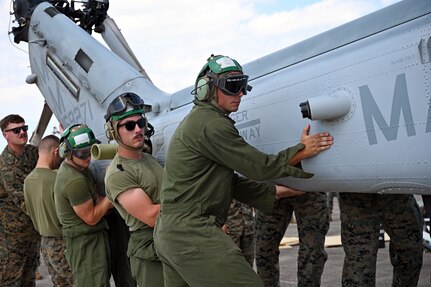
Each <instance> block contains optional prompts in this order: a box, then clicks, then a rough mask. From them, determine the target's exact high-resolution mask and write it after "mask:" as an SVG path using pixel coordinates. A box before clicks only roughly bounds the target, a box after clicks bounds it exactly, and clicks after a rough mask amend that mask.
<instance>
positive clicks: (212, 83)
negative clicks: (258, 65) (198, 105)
mask: <svg viewBox="0 0 431 287" xmlns="http://www.w3.org/2000/svg"><path fill="white" fill-rule="evenodd" d="M235 71H236V72H239V73H238V74H228V72H235ZM214 87H218V88H220V89H222V90H223V92H224V93H225V94H227V95H231V96H236V95H238V94H239V93H240V92H241V91H242V92H243V93H244V95H246V94H247V91H251V88H252V87H251V86H249V85H248V76H247V75H244V74H243V70H242V67H241V65H240V64H239V63H238V62H237V61H236V60H234V59H232V58H229V57H228V56H223V55H217V56H214V55H211V56H210V57H209V58H208V59H207V63H206V64H205V65H204V66H203V67H202V69H201V70H200V72H199V74H198V76H197V78H196V82H195V89H194V90H193V92H192V94H194V95H195V97H196V98H197V99H198V100H201V101H206V100H209V99H210V98H211V95H212V94H213V93H214V89H213V88H214Z"/></svg>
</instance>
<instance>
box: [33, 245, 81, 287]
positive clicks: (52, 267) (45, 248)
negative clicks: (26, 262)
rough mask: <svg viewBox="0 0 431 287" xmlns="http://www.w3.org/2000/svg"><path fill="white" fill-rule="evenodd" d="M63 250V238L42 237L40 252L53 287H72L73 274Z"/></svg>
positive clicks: (64, 246) (64, 247)
mask: <svg viewBox="0 0 431 287" xmlns="http://www.w3.org/2000/svg"><path fill="white" fill-rule="evenodd" d="M65 249H66V242H65V240H64V238H63V237H42V240H41V245H40V250H41V252H42V256H43V260H44V261H45V265H46V266H47V268H48V272H49V274H51V280H52V283H53V286H54V287H69V286H73V282H74V278H73V273H72V270H71V269H70V266H69V263H67V260H66V256H65V255H64V251H65Z"/></svg>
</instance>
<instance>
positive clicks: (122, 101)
mask: <svg viewBox="0 0 431 287" xmlns="http://www.w3.org/2000/svg"><path fill="white" fill-rule="evenodd" d="M127 103H129V104H131V105H132V106H134V107H136V106H139V107H141V108H143V106H144V101H143V100H142V99H141V97H139V96H138V95H136V94H133V93H128V94H125V95H121V96H119V97H118V98H116V99H115V100H114V101H112V103H111V104H110V105H109V107H108V114H109V115H115V114H118V113H121V112H123V111H125V110H126V109H127Z"/></svg>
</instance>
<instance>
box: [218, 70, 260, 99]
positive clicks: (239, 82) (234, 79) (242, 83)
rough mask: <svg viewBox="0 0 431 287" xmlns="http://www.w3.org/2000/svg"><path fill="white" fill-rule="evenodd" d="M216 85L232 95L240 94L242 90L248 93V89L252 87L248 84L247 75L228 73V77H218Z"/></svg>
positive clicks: (245, 93)
mask: <svg viewBox="0 0 431 287" xmlns="http://www.w3.org/2000/svg"><path fill="white" fill-rule="evenodd" d="M216 86H217V87H219V88H220V89H222V91H223V92H225V93H226V94H227V95H230V96H238V95H239V94H240V93H241V92H243V94H244V95H247V91H251V89H252V87H251V86H249V85H248V76H247V75H227V76H226V77H222V78H218V79H217V81H216Z"/></svg>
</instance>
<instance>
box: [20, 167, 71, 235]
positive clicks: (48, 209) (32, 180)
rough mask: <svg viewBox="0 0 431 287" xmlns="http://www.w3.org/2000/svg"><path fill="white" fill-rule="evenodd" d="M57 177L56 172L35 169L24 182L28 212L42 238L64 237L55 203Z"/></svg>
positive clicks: (46, 169) (47, 169)
mask: <svg viewBox="0 0 431 287" xmlns="http://www.w3.org/2000/svg"><path fill="white" fill-rule="evenodd" d="M56 177H57V171H56V170H52V169H49V168H35V169H34V170H33V171H32V172H31V173H30V174H29V175H28V176H27V177H26V178H25V180H24V200H25V204H26V208H27V212H28V214H29V216H30V218H31V221H32V222H33V225H34V227H35V228H36V230H37V231H38V232H39V234H40V235H42V236H55V237H61V236H63V235H62V232H61V224H60V221H59V220H58V216H57V213H56V211H55V203H54V184H55V179H56Z"/></svg>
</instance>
